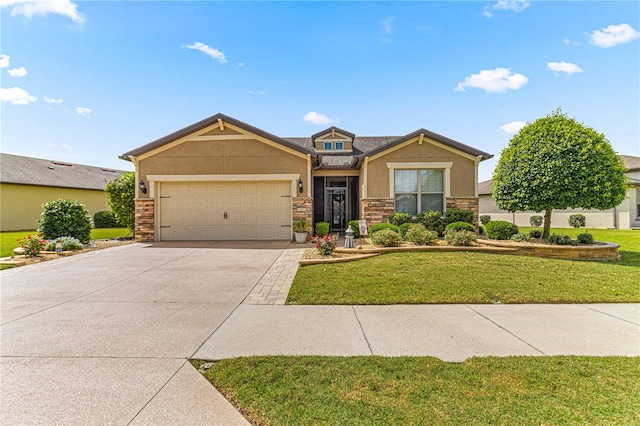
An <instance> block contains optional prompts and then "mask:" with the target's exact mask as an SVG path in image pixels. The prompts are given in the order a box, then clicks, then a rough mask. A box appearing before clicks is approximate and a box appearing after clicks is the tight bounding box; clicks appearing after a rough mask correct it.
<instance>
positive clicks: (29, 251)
mask: <svg viewBox="0 0 640 426" xmlns="http://www.w3.org/2000/svg"><path fill="white" fill-rule="evenodd" d="M17 241H18V244H20V247H22V249H23V250H24V255H25V256H28V257H36V256H37V255H39V254H40V251H41V250H43V249H45V247H46V244H47V242H46V241H45V240H43V239H42V236H41V235H38V234H35V235H31V234H29V235H27V236H26V237H24V238H18V240H17Z"/></svg>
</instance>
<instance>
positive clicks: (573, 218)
mask: <svg viewBox="0 0 640 426" xmlns="http://www.w3.org/2000/svg"><path fill="white" fill-rule="evenodd" d="M568 221H569V225H571V226H573V227H574V228H576V229H578V228H582V227H584V226H585V225H586V224H587V218H586V217H584V215H583V214H580V213H578V214H572V215H569V219H568Z"/></svg>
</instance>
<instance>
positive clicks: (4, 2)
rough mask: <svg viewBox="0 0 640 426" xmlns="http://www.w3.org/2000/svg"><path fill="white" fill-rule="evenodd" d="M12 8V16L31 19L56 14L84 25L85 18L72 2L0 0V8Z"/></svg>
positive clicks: (66, 0) (68, 0) (55, 0)
mask: <svg viewBox="0 0 640 426" xmlns="http://www.w3.org/2000/svg"><path fill="white" fill-rule="evenodd" d="M5 7H10V8H11V16H18V15H23V16H25V17H27V18H31V17H32V16H34V15H42V16H44V15H46V14H48V13H54V14H56V15H62V16H66V17H68V18H71V20H72V21H73V22H75V23H77V24H83V23H84V22H85V20H86V19H85V17H84V15H83V14H82V13H80V12H78V5H77V4H75V3H74V2H72V1H71V0H0V8H5Z"/></svg>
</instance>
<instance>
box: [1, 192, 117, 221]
mask: <svg viewBox="0 0 640 426" xmlns="http://www.w3.org/2000/svg"><path fill="white" fill-rule="evenodd" d="M59 198H63V199H68V200H78V201H80V202H81V203H82V204H84V205H85V206H86V207H87V210H89V213H91V218H92V219H93V215H94V214H95V213H96V212H98V211H101V210H109V206H108V205H107V194H106V193H105V192H104V191H99V190H92V189H73V188H54V187H47V186H32V185H14V184H9V183H2V184H0V230H2V231H20V230H32V229H36V228H37V227H38V220H39V219H40V214H41V213H42V204H44V203H46V202H49V201H51V200H57V199H59Z"/></svg>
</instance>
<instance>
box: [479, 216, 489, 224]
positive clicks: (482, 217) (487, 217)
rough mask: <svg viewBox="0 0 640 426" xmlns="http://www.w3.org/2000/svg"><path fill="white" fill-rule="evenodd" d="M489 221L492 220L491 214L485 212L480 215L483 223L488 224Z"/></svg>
mask: <svg viewBox="0 0 640 426" xmlns="http://www.w3.org/2000/svg"><path fill="white" fill-rule="evenodd" d="M489 222H491V216H489V215H488V214H483V215H482V216H480V223H481V224H483V225H486V224H487V223H489Z"/></svg>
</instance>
